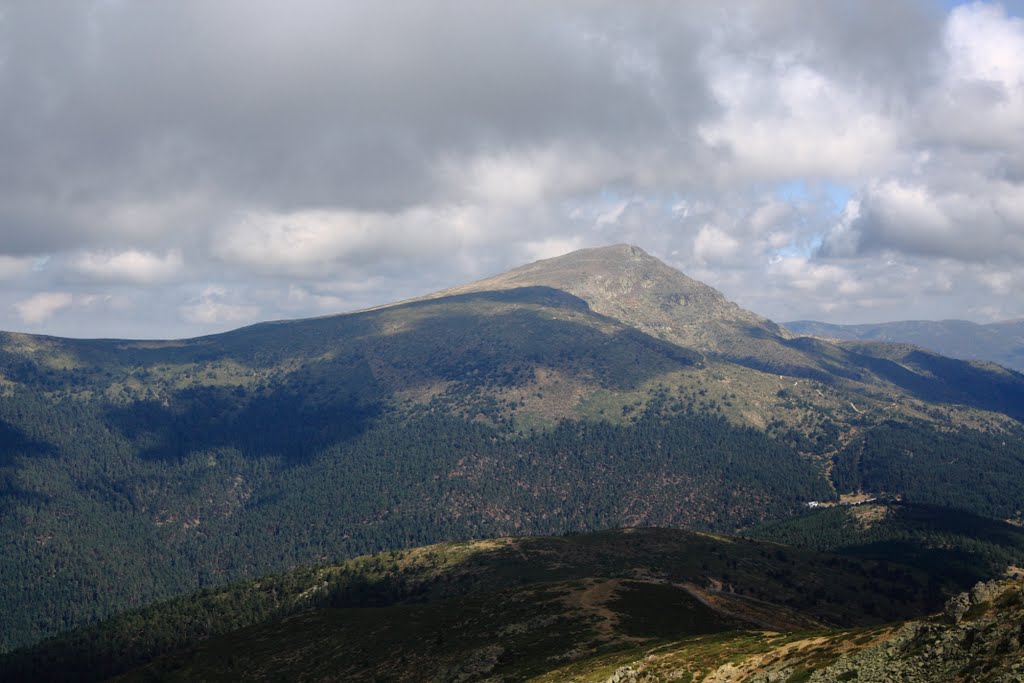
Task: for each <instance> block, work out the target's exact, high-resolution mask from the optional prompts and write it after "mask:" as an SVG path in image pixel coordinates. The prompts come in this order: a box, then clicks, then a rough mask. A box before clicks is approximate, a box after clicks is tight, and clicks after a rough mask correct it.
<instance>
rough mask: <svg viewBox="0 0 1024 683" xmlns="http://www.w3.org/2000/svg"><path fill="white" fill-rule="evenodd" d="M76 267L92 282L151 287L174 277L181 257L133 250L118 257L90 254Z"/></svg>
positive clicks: (107, 254)
mask: <svg viewBox="0 0 1024 683" xmlns="http://www.w3.org/2000/svg"><path fill="white" fill-rule="evenodd" d="M75 267H76V268H77V269H78V271H79V272H81V273H82V274H84V275H86V276H88V277H89V278H91V279H94V280H109V281H123V282H132V283H138V284H152V283H155V282H160V281H163V280H168V279H170V278H172V277H173V276H174V275H176V274H177V273H178V272H179V271H180V270H181V267H182V257H181V251H179V250H177V249H172V250H170V251H168V252H167V253H166V254H164V255H163V256H160V255H157V254H153V253H149V252H144V251H137V250H134V249H132V250H128V251H122V252H117V253H95V252H89V253H85V254H83V255H82V256H80V257H79V258H78V259H77V260H76V262H75Z"/></svg>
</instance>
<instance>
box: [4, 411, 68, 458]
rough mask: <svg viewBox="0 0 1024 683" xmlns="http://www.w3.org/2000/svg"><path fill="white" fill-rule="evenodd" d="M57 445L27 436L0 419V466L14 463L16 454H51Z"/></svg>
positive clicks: (55, 450)
mask: <svg viewBox="0 0 1024 683" xmlns="http://www.w3.org/2000/svg"><path fill="white" fill-rule="evenodd" d="M56 453H57V447H56V446H54V445H53V444H51V443H48V442H45V441H38V440H36V439H33V438H32V437H30V436H28V435H27V434H26V433H25V432H24V431H22V430H21V429H19V428H18V427H15V426H14V425H12V424H10V423H8V422H6V421H4V420H0V467H10V466H12V465H14V464H15V459H16V458H17V457H18V456H28V457H37V456H52V455H55V454H56Z"/></svg>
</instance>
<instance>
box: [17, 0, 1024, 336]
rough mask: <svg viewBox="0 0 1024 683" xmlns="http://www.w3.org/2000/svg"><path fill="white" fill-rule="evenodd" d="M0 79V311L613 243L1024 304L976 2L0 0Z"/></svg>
mask: <svg viewBox="0 0 1024 683" xmlns="http://www.w3.org/2000/svg"><path fill="white" fill-rule="evenodd" d="M0 99H2V101H3V102H4V103H5V106H4V107H3V108H0V149H3V150H4V158H3V160H2V162H0V246H2V248H3V251H4V255H0V278H3V279H4V281H5V284H6V283H10V286H8V287H5V289H4V291H0V327H17V326H18V325H21V324H25V323H27V322H28V319H27V318H26V317H25V316H24V315H22V314H21V309H20V308H18V306H21V305H22V304H25V303H26V302H28V301H31V300H32V299H33V297H36V296H40V297H43V298H41V299H40V300H39V303H38V304H37V305H36V309H38V310H39V311H40V313H39V314H33V313H31V311H32V310H36V309H33V308H32V307H31V306H29V307H28V308H26V309H25V310H27V311H30V313H29V316H30V317H32V319H33V320H34V321H36V322H33V323H32V324H34V325H40V326H43V327H44V328H45V329H46V330H47V331H51V332H55V333H66V334H80V333H83V332H86V333H98V334H110V333H119V331H125V333H127V332H128V331H130V332H132V333H136V332H137V331H139V330H141V331H142V333H143V334H147V333H148V331H149V330H150V329H152V334H153V335H159V336H171V335H179V334H190V333H203V332H209V331H213V330H217V329H225V328H226V327H229V326H231V325H235V324H239V323H242V322H250V321H253V320H255V319H257V317H259V316H265V317H286V316H299V315H306V314H309V315H314V314H322V313H324V312H329V311H330V310H345V309H352V308H358V307H360V306H366V305H373V304H379V303H383V302H386V301H389V300H394V299H398V298H403V297H406V296H413V295H416V294H423V293H426V292H428V291H430V290H432V289H438V288H442V287H445V286H451V285H455V284H458V283H460V282H463V281H466V280H471V279H474V278H477V277H482V276H486V275H489V274H493V273H496V272H499V271H501V270H503V269H505V268H508V267H512V266H515V265H518V264H519V263H521V262H523V261H527V260H530V259H534V258H541V257H546V256H551V255H555V254H557V253H559V252H562V251H565V250H570V249H572V248H576V247H581V246H594V245H598V244H604V243H612V242H632V243H636V244H639V245H640V246H643V247H644V248H645V249H648V250H649V251H651V252H653V253H655V254H656V255H659V256H662V257H663V258H665V259H667V260H669V261H670V262H671V263H672V264H673V265H676V266H678V267H680V268H682V269H684V270H685V271H687V272H688V273H689V274H691V275H693V276H695V277H698V278H700V279H704V280H706V281H708V282H710V283H711V284H713V285H715V286H718V287H719V288H721V289H723V290H724V291H725V293H726V294H727V295H729V296H731V297H733V298H735V299H737V300H739V301H740V302H741V303H743V304H745V305H748V306H751V307H753V308H755V309H756V310H758V311H759V312H761V313H765V314H767V315H770V316H773V317H776V318H780V319H785V318H787V317H830V318H831V319H834V320H836V319H839V317H840V316H847V317H846V318H845V319H850V320H852V319H858V320H864V319H866V318H867V319H870V317H872V316H886V317H890V316H896V317H901V316H906V315H911V311H909V310H907V307H908V305H909V303H908V302H910V303H912V304H913V305H914V306H916V307H917V308H916V309H915V310H914V311H913V312H912V314H913V315H914V316H915V317H935V316H972V315H973V316H991V315H996V312H998V314H999V315H1009V316H1024V308H1021V304H1020V303H1018V302H1017V301H1016V298H1015V296H1014V294H1015V291H1018V289H1019V284H1020V282H1021V267H1020V265H1019V264H1020V263H1021V262H1022V259H1024V189H1022V188H1024V23H1022V20H1021V19H1020V18H1019V17H1018V16H1015V15H1014V14H1012V13H1011V12H1009V11H1008V10H1007V8H1006V7H1004V6H1002V5H999V4H997V3H994V2H971V3H962V4H959V5H957V6H955V7H953V8H952V9H950V10H949V11H945V10H944V9H943V7H942V5H941V4H940V3H930V2H923V1H922V0H893V1H891V2H886V3H878V4H877V6H872V8H871V10H870V11H867V10H865V8H864V6H863V3H858V2H852V1H851V2H847V1H846V0H841V1H839V2H828V3H822V2H819V1H818V0H778V1H776V2H772V3H763V2H757V1H755V0H728V1H727V2H724V3H723V2H693V3H685V4H679V3H671V2H660V1H658V2H653V3H644V4H642V5H637V4H634V3H614V2H607V1H605V0H600V1H598V2H592V1H590V0H570V1H569V2H564V3H559V4H558V5H557V6H554V7H553V6H550V5H543V6H542V5H540V4H538V3H533V2H525V3H507V2H504V3H503V2H497V1H496V0H494V1H491V0H485V1H484V2H475V3H471V4H469V5H467V4H466V3H460V2H456V1H455V0H441V1H440V2H435V3H431V4H430V6H422V7H421V6H413V7H410V6H409V5H407V4H399V3H392V2H378V3H372V4H369V5H367V4H361V3H354V2H327V1H326V0H299V1H298V2H294V3H289V4H288V6H287V7H284V6H282V5H281V4H280V3H277V2H273V1H271V0H255V1H251V0H248V1H245V2H243V1H242V0H227V1H225V2H217V3H209V2H203V1H201V0H177V1H174V2H171V1H169V0H166V1H165V0H155V1H154V2H147V3H117V2H106V1H103V0H83V1H82V2H76V3H73V4H71V5H66V6H65V5H61V6H60V7H57V6H56V5H53V4H52V3H14V4H10V5H9V6H8V7H5V9H4V10H3V14H2V18H0ZM211 282H217V283H223V285H222V286H221V288H220V289H216V288H214V289H206V288H207V285H208V283H211ZM367 283H371V284H370V285H369V286H368V285H367ZM86 288H88V291H86ZM898 288H902V290H900V291H902V293H903V297H902V305H899V304H898V303H897V304H894V303H892V297H891V296H890V293H891V292H892V291H895V290H896V289H898ZM54 293H63V294H67V295H70V296H71V297H72V299H71V302H70V303H67V304H64V305H63V306H57V307H56V308H53V307H52V305H51V308H50V309H49V310H50V313H46V312H45V311H46V310H47V309H46V307H45V306H44V305H43V304H44V303H45V302H46V301H51V302H54V301H59V299H53V298H52V297H51V298H50V299H47V298H46V297H47V296H50V295H52V294H54ZM88 296H95V297H98V298H97V299H95V301H96V302H97V303H94V304H93V305H92V306H91V307H90V308H89V309H88V313H89V316H84V313H83V312H84V311H86V309H85V308H83V307H82V306H78V305H75V304H77V303H79V302H84V301H86V297H88ZM76 297H77V298H76ZM981 299H984V300H985V301H986V304H985V305H984V306H979V305H977V304H976V302H977V301H978V300H981ZM114 301H118V302H121V303H120V304H118V305H117V306H114V305H113V304H112V303H109V302H114ZM153 310H172V311H174V310H177V311H178V312H179V313H180V315H179V316H178V318H177V319H175V318H174V316H152V317H147V316H148V312H149V311H153ZM3 311H6V314H4V313H2V312H3ZM58 312H59V313H61V314H60V315H56V313H58ZM79 314H81V316H80V315H79ZM3 315H7V316H9V317H8V318H4V317H2V316H3ZM33 316H34V317H33ZM147 326H152V327H147Z"/></svg>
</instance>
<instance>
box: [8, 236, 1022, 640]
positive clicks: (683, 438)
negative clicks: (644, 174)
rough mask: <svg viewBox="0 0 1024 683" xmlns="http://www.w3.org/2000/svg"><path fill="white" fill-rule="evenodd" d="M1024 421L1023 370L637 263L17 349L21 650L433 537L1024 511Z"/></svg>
mask: <svg viewBox="0 0 1024 683" xmlns="http://www.w3.org/2000/svg"><path fill="white" fill-rule="evenodd" d="M1022 411H1024V377H1022V376H1021V375H1019V374H1016V373H1012V372H1009V371H1006V370H1004V369H1002V368H998V367H995V366H986V365H980V364H973V363H968V362H964V361H952V360H949V359H945V358H942V357H939V356H934V355H931V354H926V353H923V352H920V351H918V350H911V349H907V348H903V347H890V346H885V345H868V346H862V347H858V348H843V347H840V346H836V345H834V344H830V343H828V342H825V341H821V340H814V339H808V338H792V336H791V335H790V334H788V333H786V332H784V331H782V330H781V329H780V328H778V327H777V326H775V325H774V324H773V323H771V322H770V321H767V320H765V319H763V318H760V317H758V316H756V315H754V314H752V313H749V312H746V311H743V310H742V309H740V308H739V307H737V306H735V305H734V304H732V303H730V302H728V301H727V300H726V299H725V298H724V297H723V296H722V295H721V294H720V293H718V292H715V291H714V290H712V289H711V288H708V287H706V286H704V285H701V284H700V283H697V282H695V281H693V280H691V279H689V278H686V277H685V276H684V275H682V274H681V273H678V272H677V271H674V270H672V269H671V268H669V267H668V266H666V265H665V264H662V263H661V262H659V261H657V260H656V259H654V258H653V257H651V256H649V255H647V254H646V253H644V252H643V251H641V250H639V249H636V248H635V247H626V246H616V247H608V248H604V249H597V250H584V251H582V252H576V253H574V254H569V255H566V256H564V257H560V258H558V259H553V260H548V261H542V262H538V263H537V264H533V265H531V266H527V267H524V268H523V269H519V270H517V271H512V272H511V273H510V274H508V275H507V276H504V277H499V278H496V279H495V280H493V281H484V282H482V283H477V284H476V285H472V286H468V287H467V288H465V290H464V291H455V292H449V293H446V294H443V295H438V296H435V297H431V298H425V299H422V300H418V301H412V302H406V303H403V304H397V305H393V306H389V307H384V308H379V309H375V310H370V311H363V312H358V313H352V314H346V315H338V316H330V317H325V318H317V319H311V320H299V321H287V322H276V323H265V324H261V325H255V326H252V327H248V328H243V329H240V330H236V331H233V332H229V333H226V334H221V335H214V336H209V337H203V338H197V339H189V340H178V341H124V340H71V339H57V338H51V337H38V336H30V335H23V334H15V333H5V334H0V510H2V512H3V514H2V516H0V532H2V534H3V535H2V538H3V539H4V541H3V542H4V547H3V552H2V553H0V587H2V588H3V591H0V601H2V603H0V638H2V642H0V648H10V647H13V646H16V645H20V644H25V643H29V642H33V641H34V640H37V639H39V638H41V637H44V636H46V635H49V634H52V633H54V632H57V631H60V630H63V629H67V628H70V627H73V626H76V625H79V624H83V623H88V622H90V621H94V620H96V619H99V618H102V617H105V616H108V615H110V614H113V613H115V612H118V611H120V610H123V609H126V608H131V607H137V606H141V605H144V604H147V603H149V602H151V601H153V600H155V599H159V598H163V597H168V596H172V595H176V594H181V593H185V592H189V591H191V590H194V589H196V588H201V587H205V586H216V585H222V584H224V583H227V582H229V581H232V580H236V579H240V578H244V577H251V576H257V575H261V574H266V573H269V572H275V571H281V570H284V569H286V568H288V567H293V566H298V565H302V564H307V563H312V562H323V561H328V560H335V559H340V558H345V557H351V556H354V555H357V554H361V553H367V552H374V551H378V550H383V549H393V548H400V547H409V546H413V545H422V544H425V543H431V542H436V541H440V540H455V539H466V538H473V537H483V536H497V535H511V534H524V533H532V534H537V533H540V534H552V533H564V532H568V531H580V530H593V529H600V528H608V527H617V526H626V525H651V524H654V525H666V526H687V527H694V528H703V529H714V530H720V531H733V530H735V529H738V528H742V527H747V526H750V525H754V524H758V523H760V522H763V521H766V520H770V519H777V518H783V517H786V516H789V515H792V514H794V513H796V512H797V511H799V510H800V509H801V508H802V506H803V504H804V503H805V502H806V501H808V500H831V499H834V498H836V497H837V495H838V494H839V493H844V492H847V491H850V490H854V489H863V490H866V491H885V492H888V493H892V494H897V493H902V494H904V496H905V498H906V499H907V500H909V501H911V502H923V503H942V504H945V505H950V506H953V507H962V508H965V509H968V510H972V511H974V512H977V513H980V514H984V515H988V516H992V517H996V518H1000V519H1005V518H1015V517H1018V516H1019V515H1020V514H1021V510H1020V501H1021V500H1024V432H1022V428H1021V424H1020V422H1019V420H1020V419H1022V418H1024V414H1022ZM942 444H955V451H956V452H955V453H953V452H951V451H950V450H949V449H945V450H943V449H942V448H939V446H941V445H942ZM907 452H911V453H917V454H918V455H917V456H915V457H907V456H906V453H907ZM890 455H891V456H892V457H890Z"/></svg>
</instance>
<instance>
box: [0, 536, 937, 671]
mask: <svg viewBox="0 0 1024 683" xmlns="http://www.w3.org/2000/svg"><path fill="white" fill-rule="evenodd" d="M934 588H935V586H934V585H931V586H929V582H928V581H927V580H926V577H925V574H924V573H923V572H918V571H916V570H913V569H908V568H901V567H898V566H894V565H887V564H885V563H879V562H876V561H871V560H860V559H853V558H839V557H836V556H831V555H821V554H818V553H814V552H810V551H806V550H800V549H795V548H786V547H782V546H778V545H774V544H764V543H759V542H755V541H749V540H743V539H735V538H724V537H715V536H709V535H701V534H694V533H688V532H683V531H675V530H667V529H666V530H659V529H627V530H622V531H612V532H602V533H597V534H589V535H582V536H569V537H564V538H516V539H497V540H492V541H475V542H466V543H447V544H442V545H437V546H428V547H425V548H419V549H411V550H407V551H398V552H392V553H384V554H380V555H375V556H371V557H365V558H359V559H355V560H351V561H348V562H345V563H342V564H339V565H327V566H321V567H317V568H311V569H301V570H296V571H293V572H290V573H288V574H284V575H279V576H274V577H269V578H265V579H260V580H258V581H253V582H248V583H241V584H237V585H235V586H233V587H231V588H228V589H222V590H216V591H206V592H203V593H199V594H196V595H193V596H190V597H187V598H182V599H178V600H174V601H171V602H167V603H162V604H158V605H154V606H152V607H149V608H146V609H145V610H143V611H140V612H134V613H129V614H126V615H123V616H119V617H117V618H115V619H113V620H111V621H108V622H104V623H103V624H100V625H98V626H94V627H91V628H88V629H84V630H80V631H77V632H73V633H71V634H68V635H65V636H61V637H59V638H58V639H56V640H53V641H49V642H46V643H43V644H41V645H39V646H36V647H35V648H32V649H30V650H27V651H23V652H19V653H16V654H14V655H11V656H8V657H7V658H5V659H3V660H0V676H2V677H8V678H11V677H13V678H24V679H32V680H64V679H65V678H67V679H74V680H96V679H101V678H103V677H105V676H108V675H111V674H114V673H116V672H118V671H121V670H124V669H125V668H127V667H131V666H135V665H138V664H140V663H143V662H146V661H149V660H150V659H152V658H153V657H156V656H158V655H161V654H164V653H173V652H175V651H180V654H178V655H173V656H170V657H169V658H168V659H164V660H161V661H160V662H157V663H155V664H153V665H152V667H151V668H150V669H148V670H147V671H148V673H145V674H139V676H141V677H143V678H145V677H147V676H149V675H151V674H159V675H160V676H161V677H163V676H172V677H174V678H176V679H178V680H204V679H218V680H219V679H224V678H233V679H236V680H237V679H240V678H244V679H252V678H254V677H258V676H259V675H263V674H268V673H273V675H274V676H277V677H285V678H294V677H298V678H317V677H318V676H320V675H329V676H331V677H333V678H335V679H349V678H351V679H360V680H369V679H372V678H373V677H375V676H376V677H383V678H385V679H391V680H402V679H409V680H413V679H414V678H416V677H420V678H419V679H418V680H427V679H430V677H431V676H433V677H436V678H437V679H438V680H453V679H454V678H458V676H457V675H456V674H457V672H464V673H467V675H468V677H467V678H466V679H465V680H476V678H478V677H482V675H481V676H477V674H480V673H481V672H483V673H486V672H488V671H492V672H493V673H495V674H497V673H499V672H509V673H508V675H512V676H513V678H517V677H519V676H522V675H526V674H527V673H528V674H530V675H534V674H537V675H539V674H541V673H543V672H544V671H547V670H549V669H551V668H554V667H556V666H557V665H558V663H559V662H571V661H574V660H576V659H580V658H583V657H591V656H595V655H599V654H603V653H613V652H620V651H622V650H624V649H625V650H630V649H633V648H635V647H638V646H640V645H649V644H652V643H657V642H661V641H663V640H665V639H678V638H682V637H689V636H693V635H697V634H711V633H720V632H724V631H734V630H736V629H758V630H760V629H765V628H769V629H771V630H776V631H779V630H793V629H797V630H806V629H821V628H823V627H824V624H833V625H843V626H854V625H868V624H877V623H881V622H885V621H891V620H893V619H897V618H905V617H907V616H912V615H915V614H922V613H925V612H927V611H929V610H931V609H935V608H937V607H938V605H940V604H941V600H942V599H943V596H942V595H940V594H938V593H936V592H934ZM239 629H241V630H239ZM210 638H212V640H208V639H210ZM477 666H479V671H477V672H476V674H474V673H473V671H474V670H475V669H474V668H473V667H477ZM331 672H334V673H333V674H331ZM512 672H514V674H513V673H512ZM424 677H425V678H424Z"/></svg>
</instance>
